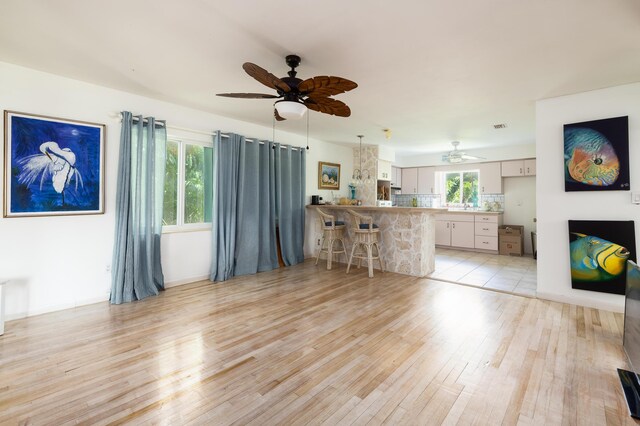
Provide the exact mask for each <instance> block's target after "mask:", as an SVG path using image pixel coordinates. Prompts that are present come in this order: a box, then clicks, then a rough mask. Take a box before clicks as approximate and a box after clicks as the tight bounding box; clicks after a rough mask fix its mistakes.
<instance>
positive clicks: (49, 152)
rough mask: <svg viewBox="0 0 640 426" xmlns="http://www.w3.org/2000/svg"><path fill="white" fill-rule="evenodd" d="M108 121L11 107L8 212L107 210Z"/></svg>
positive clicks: (7, 146) (8, 118) (8, 115)
mask: <svg viewBox="0 0 640 426" xmlns="http://www.w3.org/2000/svg"><path fill="white" fill-rule="evenodd" d="M104 133H105V126H104V125H103V124H96V123H86V122H80V121H73V120H65V119H58V118H52V117H43V116H36V115H30V114H24V113H18V112H13V111H5V151H4V152H5V153H6V155H5V163H6V164H5V188H4V194H5V203H4V208H5V211H4V216H5V217H16V216H49V215H69V214H98V213H104V207H103V199H104V188H103V187H104V184H103V182H104V176H103V173H104V171H103V164H104Z"/></svg>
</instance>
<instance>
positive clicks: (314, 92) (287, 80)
mask: <svg viewBox="0 0 640 426" xmlns="http://www.w3.org/2000/svg"><path fill="white" fill-rule="evenodd" d="M286 62H287V65H288V66H289V67H291V71H289V72H287V74H288V77H282V78H278V77H276V76H275V75H273V74H271V73H270V72H268V71H267V70H265V69H263V68H260V67H259V66H257V65H256V64H252V63H251V62H245V63H244V64H243V65H242V68H243V69H244V70H245V72H246V73H247V74H249V75H250V76H251V77H253V78H255V79H256V80H258V81H259V82H260V83H262V84H264V85H265V86H267V87H269V88H271V89H274V90H275V91H276V92H277V93H278V94H277V95H273V94H265V93H218V94H217V96H226V97H228V98H243V99H280V100H279V101H276V103H275V109H274V111H273V113H274V115H275V118H276V120H278V121H282V120H286V119H296V118H302V116H303V115H304V113H305V112H306V111H307V109H310V110H313V111H318V112H322V113H324V114H331V115H337V116H339V117H349V116H350V115H351V109H349V107H348V106H347V104H345V103H344V102H342V101H339V100H337V99H333V98H331V97H330V96H333V95H338V94H340V93H344V92H348V91H349V90H353V89H355V88H356V87H358V85H357V84H356V83H354V82H353V81H350V80H347V79H346V78H342V77H330V76H326V75H322V76H317V77H311V78H308V79H306V80H302V79H299V78H297V77H296V74H297V72H296V67H297V66H298V65H300V57H299V56H297V55H288V56H287V57H286Z"/></svg>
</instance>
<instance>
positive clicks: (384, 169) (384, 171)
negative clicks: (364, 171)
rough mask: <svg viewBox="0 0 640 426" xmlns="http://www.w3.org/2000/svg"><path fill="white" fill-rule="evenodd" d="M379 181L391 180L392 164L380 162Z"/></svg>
mask: <svg viewBox="0 0 640 426" xmlns="http://www.w3.org/2000/svg"><path fill="white" fill-rule="evenodd" d="M378 180H391V163H390V162H389V161H384V160H378Z"/></svg>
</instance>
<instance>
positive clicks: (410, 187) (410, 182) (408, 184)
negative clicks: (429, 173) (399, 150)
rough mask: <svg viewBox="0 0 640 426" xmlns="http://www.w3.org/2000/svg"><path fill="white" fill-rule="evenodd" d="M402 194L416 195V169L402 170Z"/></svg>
mask: <svg viewBox="0 0 640 426" xmlns="http://www.w3.org/2000/svg"><path fill="white" fill-rule="evenodd" d="M400 188H401V190H402V193H403V194H417V193H418V168H417V167H410V168H407V169H402V184H401V185H400Z"/></svg>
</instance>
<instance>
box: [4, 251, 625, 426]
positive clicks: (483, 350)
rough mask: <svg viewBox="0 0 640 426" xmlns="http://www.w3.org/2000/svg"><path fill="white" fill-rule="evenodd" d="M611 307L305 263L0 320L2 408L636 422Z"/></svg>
mask: <svg viewBox="0 0 640 426" xmlns="http://www.w3.org/2000/svg"><path fill="white" fill-rule="evenodd" d="M622 321H623V319H622V316H621V315H619V314H613V313H611V312H606V311H600V310H596V309H588V308H582V307H578V306H573V305H566V304H561V303H553V302H547V301H542V300H537V299H530V298H524V297H519V296H513V295H507V294H500V293H495V292H491V291H486V290H482V289H478V288H472V287H465V286H459V285H455V284H450V283H442V282H437V281H431V280H427V279H418V278H414V277H408V276H402V275H397V274H393V273H385V274H381V273H379V271H376V275H375V278H373V279H369V278H367V276H366V269H365V268H363V269H360V270H357V269H356V270H355V271H354V272H353V273H352V274H350V275H346V274H345V273H344V268H343V267H342V265H338V267H337V268H336V269H334V270H332V271H326V270H325V269H324V264H321V265H319V266H318V267H316V266H314V265H313V262H311V261H308V262H305V263H304V264H301V265H297V266H294V267H290V268H283V269H279V270H276V271H273V272H266V273H261V274H258V275H254V276H249V277H240V278H235V279H233V280H230V281H227V282H225V283H216V284H213V283H210V282H200V283H195V284H189V285H184V286H180V287H175V288H171V289H169V290H167V291H166V292H164V293H163V294H162V295H161V296H159V297H155V298H151V299H147V300H144V301H142V302H137V303H133V304H126V305H120V306H110V305H109V304H107V303H106V302H105V303H98V304H94V305H90V306H85V307H80V308H76V309H70V310H66V311H61V312H56V313H52V314H46V315H40V316H37V317H31V318H27V319H23V320H17V321H12V322H9V323H7V327H6V334H5V335H4V336H2V337H0V423H1V424H32V425H40V424H55V425H63V424H77V423H80V424H91V425H102V424H136V425H137V424H167V425H169V424H170V425H182V424H214V425H225V424H238V425H241V424H242V425H244V424H250V425H271V424H328V425H333V424H344V425H348V424H357V425H364V424H373V425H377V424H419V425H427V424H434V425H436V424H447V425H452V424H461V425H468V424H489V425H495V424H506V425H514V424H520V425H529V424H536V425H539V424H549V425H553V424H558V425H559V424H571V425H575V424H597V425H605V424H610V425H622V424H634V423H633V421H632V420H631V418H630V417H628V415H627V411H626V406H625V404H624V399H623V396H622V393H621V391H620V389H619V384H618V379H617V374H616V370H615V369H616V367H624V366H625V361H624V355H623V352H622V337H621V336H622Z"/></svg>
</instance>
